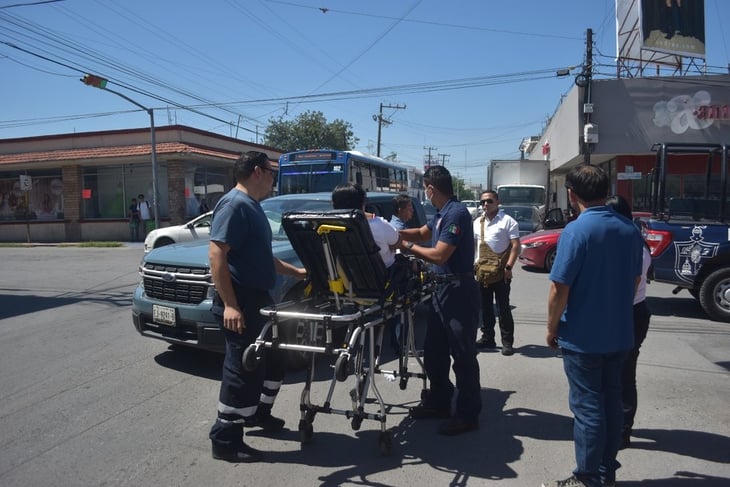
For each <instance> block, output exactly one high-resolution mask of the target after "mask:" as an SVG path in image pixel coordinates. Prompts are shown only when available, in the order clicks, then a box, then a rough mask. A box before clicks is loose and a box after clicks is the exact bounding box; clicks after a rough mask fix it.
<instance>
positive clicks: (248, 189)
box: [208, 151, 306, 462]
mask: <svg viewBox="0 0 730 487" xmlns="http://www.w3.org/2000/svg"><path fill="white" fill-rule="evenodd" d="M275 172H276V171H275V170H274V169H273V168H272V167H271V164H270V162H269V159H268V157H267V156H266V154H264V153H262V152H256V151H250V152H246V153H245V154H243V155H242V156H241V157H240V158H239V159H238V160H237V161H236V162H235V164H234V166H233V175H234V177H235V178H236V186H235V187H234V188H233V189H232V190H231V191H229V192H228V193H226V194H225V195H224V196H223V197H222V198H221V199H220V201H218V204H216V206H215V209H214V210H213V220H212V223H211V229H210V246H209V250H208V258H209V259H210V270H211V273H212V275H213V283H214V284H215V289H216V295H215V297H214V298H213V314H214V315H215V316H216V318H217V319H218V320H219V325H220V327H221V329H222V331H223V334H224V337H225V341H226V356H225V359H224V362H223V374H222V378H221V389H220V394H219V396H218V415H217V418H216V421H215V423H214V424H213V427H212V428H211V430H210V435H209V437H210V441H211V443H212V452H213V458H216V459H218V460H225V461H228V462H255V461H259V460H261V458H262V453H261V452H260V451H259V450H255V449H254V448H251V447H250V446H248V445H246V444H245V443H244V441H243V427H244V426H247V427H261V428H263V429H264V431H278V430H281V429H282V428H283V427H284V420H282V419H279V418H276V417H274V416H272V415H271V406H272V405H273V402H274V398H275V397H276V394H277V393H278V392H279V388H280V387H281V382H282V379H283V377H284V364H283V361H282V360H281V358H280V357H279V356H278V354H276V353H275V352H273V351H272V350H267V351H266V355H265V357H264V358H265V360H264V361H262V362H263V363H261V364H260V365H259V367H257V368H256V370H253V371H247V370H245V369H244V368H243V365H242V363H241V359H242V356H243V352H244V350H245V349H246V348H247V347H248V346H249V345H250V344H251V343H253V342H254V340H256V337H258V335H259V333H261V330H262V328H263V325H264V324H265V322H266V318H265V317H263V316H262V315H261V314H260V313H259V310H260V309H261V308H262V307H264V306H268V305H270V304H272V299H271V296H270V295H269V290H270V289H271V288H273V287H274V283H275V280H276V274H277V273H279V274H286V275H290V276H294V277H297V278H300V279H303V278H304V277H306V270H305V269H301V268H297V267H294V266H292V265H291V264H288V263H286V262H283V261H281V260H279V259H278V258H276V257H274V255H273V253H272V251H271V227H270V226H269V223H268V219H267V218H266V215H264V211H263V210H262V208H261V206H260V205H259V201H261V200H262V199H264V198H265V197H267V196H268V195H269V194H270V193H271V189H272V187H273V184H274V182H275V181H276V177H275V175H274V173H275Z"/></svg>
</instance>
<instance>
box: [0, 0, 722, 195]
mask: <svg viewBox="0 0 730 487" xmlns="http://www.w3.org/2000/svg"><path fill="white" fill-rule="evenodd" d="M685 1H687V0H685ZM705 15H706V25H705V34H706V64H707V72H708V73H713V74H727V72H728V66H729V65H730V27H728V26H730V24H729V23H728V22H727V19H729V18H730V2H728V1H727V0H705ZM723 20H724V24H725V27H723ZM589 28H590V29H592V31H593V41H594V51H593V56H594V64H595V67H594V77H596V78H610V77H615V76H616V67H615V66H616V62H615V53H616V18H615V3H614V0H551V1H545V0H510V1H496V0H451V1H445V0H206V1H198V0H124V1H119V0H0V139H6V138H16V137H30V136H37V135H48V134H65V133H74V132H87V131H97V130H116V129H129V128H140V127H149V123H150V120H149V115H148V113H147V112H145V111H143V110H141V109H139V108H138V107H137V106H135V105H134V104H132V103H130V102H129V101H126V100H124V99H123V98H121V97H119V96H116V95H114V94H113V93H107V92H104V91H102V90H99V89H95V88H92V87H89V86H86V85H84V84H83V83H81V82H80V81H79V80H80V78H82V77H83V75H84V74H85V73H91V74H96V75H100V76H102V77H105V78H108V79H109V84H108V85H107V88H109V89H111V90H114V91H117V92H119V93H122V94H124V95H126V96H127V97H129V98H131V99H133V100H134V101H136V102H137V103H138V104H140V105H142V106H144V107H146V108H151V109H153V110H154V116H155V125H156V126H157V127H160V126H165V125H170V124H180V125H187V126H190V127H194V128H197V129H201V130H206V131H210V132H214V133H219V134H222V135H225V136H229V137H235V138H239V139H242V140H247V141H251V142H258V143H262V142H263V134H264V130H265V128H266V126H267V125H268V123H269V122H270V120H272V119H274V120H277V119H279V118H280V117H281V118H282V119H283V120H293V119H294V118H295V117H297V116H298V115H300V114H301V113H304V112H306V111H319V112H322V113H323V115H324V116H325V118H326V119H327V121H328V122H332V121H334V120H336V119H340V120H343V121H345V122H348V123H350V124H351V125H352V128H353V131H354V134H355V136H356V137H357V138H358V139H359V142H358V144H357V147H356V149H357V150H361V151H363V152H369V153H373V154H375V153H376V152H377V138H378V123H377V119H378V116H379V115H380V109H381V104H382V106H383V108H382V116H383V118H384V119H386V120H387V121H390V123H389V124H383V127H382V130H381V144H380V146H381V149H380V151H381V155H382V156H388V155H390V154H392V153H395V154H396V155H397V159H398V160H399V161H401V162H403V163H404V164H408V165H413V166H422V165H423V163H424V161H425V160H426V158H427V157H428V156H429V155H430V157H431V159H432V160H433V161H434V162H438V163H443V164H445V165H446V167H447V168H449V170H450V171H451V172H452V173H455V174H456V175H457V176H459V177H460V178H462V179H464V181H465V182H466V183H467V184H485V183H486V164H487V162H488V161H489V160H491V159H514V158H518V157H519V155H520V154H519V145H520V142H521V140H522V139H523V138H524V137H528V136H532V135H540V133H541V132H542V130H543V129H544V127H545V126H546V123H547V120H548V118H549V117H550V116H551V115H552V114H553V113H554V112H555V110H556V108H557V106H558V104H559V102H560V98H561V96H562V95H564V94H567V93H568V92H569V91H570V89H571V88H572V87H573V83H574V77H575V75H576V74H578V72H579V71H580V69H581V65H582V64H583V63H584V60H585V51H586V41H585V39H586V31H587V29H589ZM566 68H569V69H571V75H569V76H565V77H558V76H556V72H557V71H558V70H561V69H566Z"/></svg>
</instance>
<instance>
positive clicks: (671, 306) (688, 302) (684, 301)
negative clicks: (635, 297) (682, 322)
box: [646, 293, 708, 320]
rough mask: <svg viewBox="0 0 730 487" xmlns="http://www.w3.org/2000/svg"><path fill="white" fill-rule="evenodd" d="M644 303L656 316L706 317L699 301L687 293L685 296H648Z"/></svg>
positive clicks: (699, 318) (700, 318)
mask: <svg viewBox="0 0 730 487" xmlns="http://www.w3.org/2000/svg"><path fill="white" fill-rule="evenodd" d="M646 305H647V306H648V307H649V310H650V311H651V314H653V315H657V316H677V317H679V318H693V319H698V320H702V319H708V318H707V314H706V313H705V312H704V311H703V310H702V307H701V306H700V303H699V301H697V300H696V299H695V298H693V297H692V296H690V295H689V293H687V294H686V295H685V297H676V298H658V297H656V296H648V297H647V298H646Z"/></svg>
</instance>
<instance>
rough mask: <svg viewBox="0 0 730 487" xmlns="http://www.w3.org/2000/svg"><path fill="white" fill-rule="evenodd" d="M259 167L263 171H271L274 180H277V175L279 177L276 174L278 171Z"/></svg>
mask: <svg viewBox="0 0 730 487" xmlns="http://www.w3.org/2000/svg"><path fill="white" fill-rule="evenodd" d="M259 167H260V168H261V169H263V170H264V171H269V172H270V173H271V175H272V176H273V177H274V179H276V175H277V174H276V173H277V172H278V171H277V170H276V169H271V168H270V167H266V166H259Z"/></svg>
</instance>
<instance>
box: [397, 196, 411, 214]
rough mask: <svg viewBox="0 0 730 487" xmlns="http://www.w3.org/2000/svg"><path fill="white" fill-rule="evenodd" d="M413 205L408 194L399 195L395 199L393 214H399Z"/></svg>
mask: <svg viewBox="0 0 730 487" xmlns="http://www.w3.org/2000/svg"><path fill="white" fill-rule="evenodd" d="M411 204H413V203H412V202H411V197H410V196H408V195H407V194H403V193H401V194H397V195H395V196H394V197H393V212H395V213H398V210H400V209H402V208H405V207H407V206H408V205H411Z"/></svg>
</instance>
